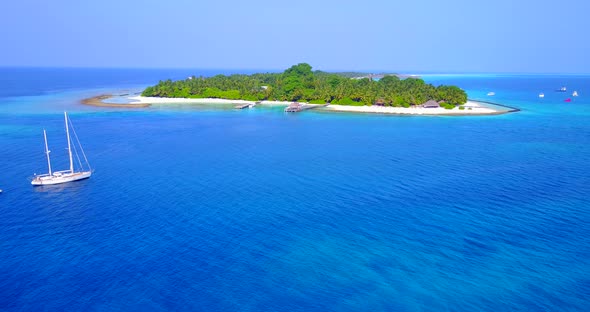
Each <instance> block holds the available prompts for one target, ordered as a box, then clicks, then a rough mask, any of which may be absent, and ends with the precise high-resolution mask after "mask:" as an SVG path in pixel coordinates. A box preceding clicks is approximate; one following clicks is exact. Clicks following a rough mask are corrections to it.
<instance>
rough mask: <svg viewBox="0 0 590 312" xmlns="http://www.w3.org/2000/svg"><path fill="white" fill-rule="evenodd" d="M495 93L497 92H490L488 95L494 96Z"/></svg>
mask: <svg viewBox="0 0 590 312" xmlns="http://www.w3.org/2000/svg"><path fill="white" fill-rule="evenodd" d="M494 95H496V93H495V92H488V96H494Z"/></svg>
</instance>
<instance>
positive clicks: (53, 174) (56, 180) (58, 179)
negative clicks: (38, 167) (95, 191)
mask: <svg viewBox="0 0 590 312" xmlns="http://www.w3.org/2000/svg"><path fill="white" fill-rule="evenodd" d="M64 121H65V125H66V137H67V140H68V148H67V150H68V156H69V160H70V168H69V169H67V170H61V171H51V159H50V157H49V153H50V152H51V151H49V145H48V144H47V132H46V131H45V129H43V138H44V140H45V154H46V155H47V168H48V173H45V174H40V175H36V174H35V177H34V178H33V180H32V181H31V184H32V185H34V186H38V185H52V184H61V183H66V182H73V181H78V180H82V179H88V178H90V176H91V175H92V169H91V168H90V163H88V159H87V158H86V154H85V153H84V150H83V149H82V145H81V144H80V140H78V135H77V134H76V130H74V127H72V126H71V121H70V120H69V118H68V113H67V112H64ZM70 128H71V129H72V132H73V133H74V137H75V138H76V141H77V143H78V147H76V146H75V145H74V146H73V148H74V153H75V154H76V159H77V160H78V164H79V165H80V168H81V169H80V170H79V171H75V170H74V158H73V154H72V142H71V139H70ZM78 148H79V149H80V151H81V153H82V156H83V158H84V161H85V162H86V165H87V167H88V170H84V167H83V166H82V162H81V160H80V156H79V155H78Z"/></svg>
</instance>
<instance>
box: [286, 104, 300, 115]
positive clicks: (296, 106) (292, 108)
mask: <svg viewBox="0 0 590 312" xmlns="http://www.w3.org/2000/svg"><path fill="white" fill-rule="evenodd" d="M302 110H303V105H301V103H298V102H293V103H291V104H289V106H287V108H285V112H289V113H296V112H300V111H302Z"/></svg>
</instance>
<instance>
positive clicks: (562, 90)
mask: <svg viewBox="0 0 590 312" xmlns="http://www.w3.org/2000/svg"><path fill="white" fill-rule="evenodd" d="M555 91H556V92H566V91H567V88H566V87H561V88H559V90H555Z"/></svg>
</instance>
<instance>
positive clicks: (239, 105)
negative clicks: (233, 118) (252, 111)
mask: <svg viewBox="0 0 590 312" xmlns="http://www.w3.org/2000/svg"><path fill="white" fill-rule="evenodd" d="M256 104H257V103H246V104H237V105H236V106H234V108H235V109H244V108H252V107H254V106H256Z"/></svg>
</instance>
